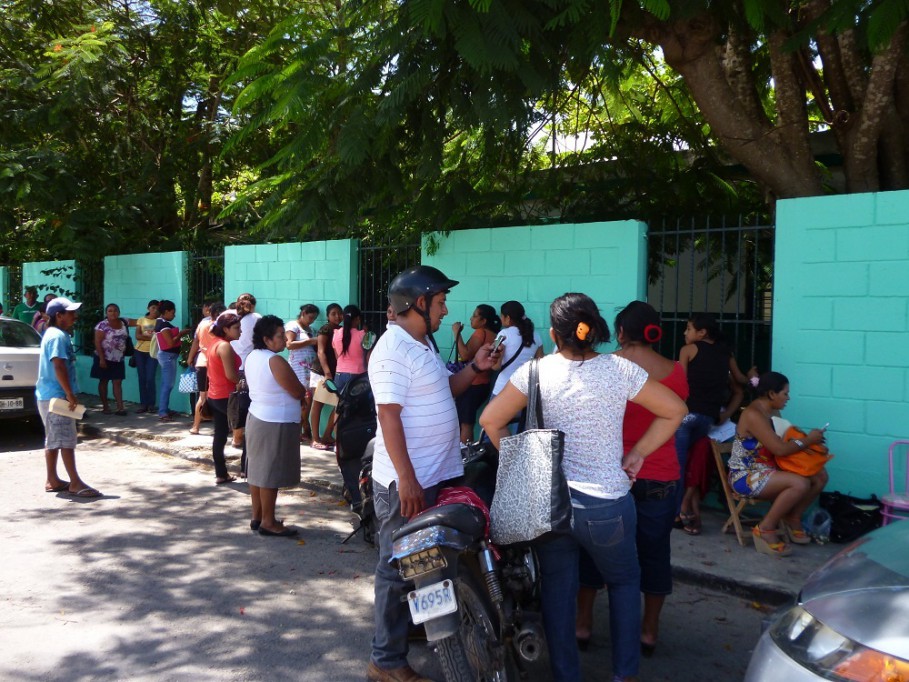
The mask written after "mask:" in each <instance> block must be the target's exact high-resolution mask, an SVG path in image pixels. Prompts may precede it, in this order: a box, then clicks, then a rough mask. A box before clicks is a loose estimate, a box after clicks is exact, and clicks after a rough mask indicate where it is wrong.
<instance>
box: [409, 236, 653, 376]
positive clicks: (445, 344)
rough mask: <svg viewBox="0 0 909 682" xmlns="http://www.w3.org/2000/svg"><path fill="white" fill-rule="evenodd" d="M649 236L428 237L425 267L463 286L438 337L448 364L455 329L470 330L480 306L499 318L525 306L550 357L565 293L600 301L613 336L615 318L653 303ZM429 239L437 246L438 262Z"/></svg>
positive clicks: (454, 292)
mask: <svg viewBox="0 0 909 682" xmlns="http://www.w3.org/2000/svg"><path fill="white" fill-rule="evenodd" d="M646 234H647V227H646V225H645V224H644V223H641V222H637V221H632V220H628V221H620V222H609V223H579V224H564V225H534V226H530V227H499V228H492V229H479V230H459V231H456V232H451V233H449V235H448V236H445V235H441V234H434V235H426V236H425V237H424V239H423V256H422V262H423V264H424V265H431V266H433V267H436V268H439V269H440V270H441V271H442V272H444V273H445V274H446V275H448V276H449V277H451V278H452V279H456V280H458V281H459V282H460V284H459V285H458V286H457V287H455V288H454V289H452V290H451V293H450V294H449V295H448V317H446V318H445V319H444V320H443V321H442V328H441V329H440V330H439V332H438V333H437V334H436V342H437V343H438V344H439V348H440V350H441V352H442V355H443V357H445V358H447V357H448V354H449V352H450V351H451V347H452V343H453V338H452V334H451V325H452V323H453V322H456V321H460V322H463V323H464V324H465V325H467V324H468V320H469V318H470V316H471V314H472V313H473V310H474V308H475V307H476V306H477V305H478V304H480V303H488V304H489V305H491V306H493V307H494V308H495V309H496V310H498V309H499V307H500V306H501V305H502V304H503V303H504V302H505V301H508V300H516V301H519V302H521V303H522V304H523V305H524V308H525V310H526V311H527V316H528V317H529V318H530V319H532V320H533V322H534V324H535V326H536V329H537V331H538V332H539V334H540V337H541V338H542V339H543V342H544V346H545V348H546V350H547V352H548V351H549V350H551V349H552V343H551V342H550V340H549V304H550V303H552V300H553V299H554V298H556V297H557V296H560V295H562V294H564V293H565V292H568V291H579V292H583V293H585V294H587V295H589V296H590V297H591V298H593V300H594V301H596V303H597V305H598V306H599V308H600V312H601V313H602V315H603V317H605V318H606V321H607V322H608V323H609V325H610V328H611V326H612V322H613V320H614V319H615V314H616V312H618V311H619V310H621V309H622V308H623V307H625V305H627V304H628V302H629V301H632V300H634V299H641V300H643V299H644V298H645V297H646V294H647V286H646V279H647V243H646ZM430 239H431V240H433V241H435V242H437V243H438V250H437V251H436V252H435V253H433V254H432V255H430V254H429V253H428V248H429V243H430ZM464 338H465V340H466V338H467V335H466V334H465V336H464Z"/></svg>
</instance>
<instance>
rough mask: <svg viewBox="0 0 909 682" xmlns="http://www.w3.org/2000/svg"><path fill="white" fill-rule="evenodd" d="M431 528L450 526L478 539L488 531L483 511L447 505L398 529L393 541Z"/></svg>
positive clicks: (415, 518)
mask: <svg viewBox="0 0 909 682" xmlns="http://www.w3.org/2000/svg"><path fill="white" fill-rule="evenodd" d="M430 526H448V527H449V528H454V529H455V530H457V531H459V532H461V533H464V534H466V535H470V536H472V537H477V538H478V537H481V536H482V535H483V532H484V531H485V530H486V517H485V516H484V515H483V512H482V511H480V510H479V509H477V508H476V507H471V506H470V505H469V504H458V503H454V504H445V505H442V506H441V507H433V508H432V509H429V510H427V511H425V512H422V513H421V514H418V515H417V516H414V517H413V518H412V519H411V520H410V521H408V522H407V523H405V524H404V525H403V526H401V527H400V528H398V530H396V531H395V532H394V533H393V534H392V536H391V539H392V540H397V539H398V538H401V537H403V536H405V535H409V534H410V533H414V532H416V531H418V530H423V529H424V528H429V527H430Z"/></svg>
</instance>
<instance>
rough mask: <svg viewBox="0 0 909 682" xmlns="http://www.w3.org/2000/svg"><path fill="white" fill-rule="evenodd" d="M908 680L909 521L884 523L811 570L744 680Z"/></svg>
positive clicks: (766, 636)
mask: <svg viewBox="0 0 909 682" xmlns="http://www.w3.org/2000/svg"><path fill="white" fill-rule="evenodd" d="M802 680H805V681H806V682H807V681H808V680H850V681H853V680H854V681H856V682H858V681H861V682H871V681H874V682H903V681H905V680H909V521H905V522H897V523H892V524H890V525H889V526H885V527H884V528H879V529H877V530H875V531H873V532H871V533H869V534H868V535H866V536H865V537H863V538H861V539H859V540H857V541H856V542H854V543H853V544H852V545H850V546H849V547H847V548H846V549H844V550H843V551H842V552H840V553H839V554H837V555H836V556H835V557H833V558H832V559H831V560H830V561H828V562H827V563H826V564H825V565H824V566H822V567H821V568H820V569H818V570H817V571H815V572H814V573H812V574H811V576H810V577H809V578H808V582H807V584H806V585H805V586H804V587H803V588H802V591H801V594H800V595H799V598H798V603H797V604H796V605H795V606H793V607H791V608H789V609H786V610H784V611H781V612H780V613H779V614H778V615H777V617H776V618H775V619H774V620H773V622H772V624H771V625H770V628H769V629H768V630H767V632H765V633H764V635H763V636H762V637H761V639H760V641H759V642H758V645H757V648H756V649H755V650H754V654H752V656H751V662H750V664H749V665H748V672H747V673H746V674H745V682H801V681H802Z"/></svg>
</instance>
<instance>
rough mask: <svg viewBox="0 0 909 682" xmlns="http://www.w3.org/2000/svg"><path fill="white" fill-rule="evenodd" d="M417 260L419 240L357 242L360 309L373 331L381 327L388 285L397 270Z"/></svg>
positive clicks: (378, 331)
mask: <svg viewBox="0 0 909 682" xmlns="http://www.w3.org/2000/svg"><path fill="white" fill-rule="evenodd" d="M419 264H420V244H419V243H413V244H395V243H391V242H382V243H376V242H370V241H369V240H368V239H363V240H361V242H360V310H361V311H362V313H363V323H364V325H366V326H367V328H368V329H370V330H372V331H374V332H375V333H376V334H381V333H382V332H383V331H385V322H386V318H385V311H386V310H387V308H388V285H389V283H390V282H391V280H392V279H394V276H395V275H397V274H398V273H399V272H401V270H405V269H407V268H409V267H412V266H414V265H419Z"/></svg>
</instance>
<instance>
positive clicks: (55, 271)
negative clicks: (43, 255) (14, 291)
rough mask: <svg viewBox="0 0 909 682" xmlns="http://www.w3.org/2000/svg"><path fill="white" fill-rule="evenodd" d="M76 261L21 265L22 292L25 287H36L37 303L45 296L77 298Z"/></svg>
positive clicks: (38, 262) (39, 262)
mask: <svg viewBox="0 0 909 682" xmlns="http://www.w3.org/2000/svg"><path fill="white" fill-rule="evenodd" d="M76 273H77V268H76V261H74V260H52V261H36V262H33V263H23V264H22V291H23V292H24V291H25V287H30V286H36V287H38V301H39V302H40V301H42V300H43V299H44V295H45V294H54V295H57V296H66V297H68V298H73V299H77V298H78V283H77V281H76Z"/></svg>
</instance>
